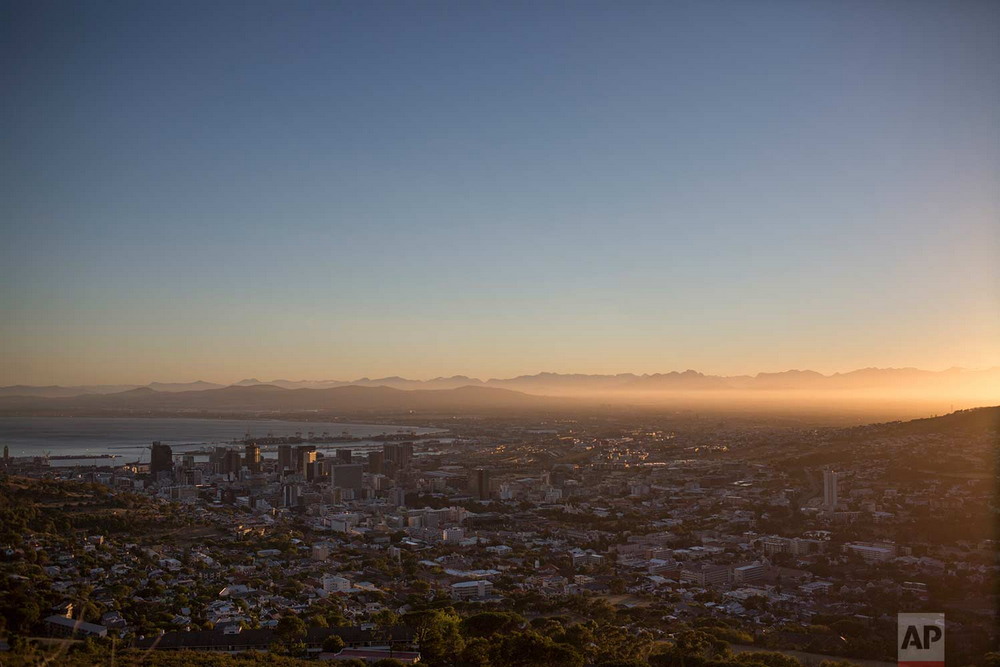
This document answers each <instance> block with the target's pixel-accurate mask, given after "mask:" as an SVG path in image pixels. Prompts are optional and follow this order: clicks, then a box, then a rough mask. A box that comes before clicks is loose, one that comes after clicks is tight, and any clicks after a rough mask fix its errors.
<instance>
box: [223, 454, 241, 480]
mask: <svg viewBox="0 0 1000 667" xmlns="http://www.w3.org/2000/svg"><path fill="white" fill-rule="evenodd" d="M239 471H240V452H239V450H238V449H227V450H226V453H225V455H224V456H223V457H222V469H221V472H222V474H223V475H228V474H230V473H232V474H234V475H235V474H236V473H238V472H239Z"/></svg>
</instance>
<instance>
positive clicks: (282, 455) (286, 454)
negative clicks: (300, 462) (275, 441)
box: [278, 445, 295, 472]
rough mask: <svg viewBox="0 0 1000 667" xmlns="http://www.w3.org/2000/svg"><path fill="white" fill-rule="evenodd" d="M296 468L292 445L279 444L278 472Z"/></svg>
mask: <svg viewBox="0 0 1000 667" xmlns="http://www.w3.org/2000/svg"><path fill="white" fill-rule="evenodd" d="M294 469H295V464H294V462H293V461H292V446H291V445H278V472H283V471H285V470H294Z"/></svg>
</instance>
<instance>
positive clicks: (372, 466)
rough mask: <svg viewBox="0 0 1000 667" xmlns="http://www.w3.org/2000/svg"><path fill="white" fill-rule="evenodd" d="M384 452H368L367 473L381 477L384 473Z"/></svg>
mask: <svg viewBox="0 0 1000 667" xmlns="http://www.w3.org/2000/svg"><path fill="white" fill-rule="evenodd" d="M384 464H385V452H368V472H369V473H371V474H372V475H381V474H382V473H383V472H384V471H385V465H384Z"/></svg>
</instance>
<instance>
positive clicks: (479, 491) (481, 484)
mask: <svg viewBox="0 0 1000 667" xmlns="http://www.w3.org/2000/svg"><path fill="white" fill-rule="evenodd" d="M469 491H470V492H471V493H472V495H473V497H475V498H478V499H479V500H489V498H490V471H489V470H487V469H486V468H476V469H475V470H473V471H472V474H471V475H470V478H469Z"/></svg>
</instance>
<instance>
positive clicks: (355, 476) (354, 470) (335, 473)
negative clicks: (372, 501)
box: [330, 463, 365, 491]
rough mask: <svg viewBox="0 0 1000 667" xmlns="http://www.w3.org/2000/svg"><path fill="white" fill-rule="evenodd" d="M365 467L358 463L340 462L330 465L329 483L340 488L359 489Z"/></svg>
mask: <svg viewBox="0 0 1000 667" xmlns="http://www.w3.org/2000/svg"><path fill="white" fill-rule="evenodd" d="M364 470H365V467H364V466H363V465H361V464H360V463H350V464H341V465H335V466H331V467H330V483H331V484H332V485H333V486H337V487H340V488H341V489H354V490H355V491H356V490H359V489H360V488H361V485H362V482H363V481H364Z"/></svg>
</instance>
